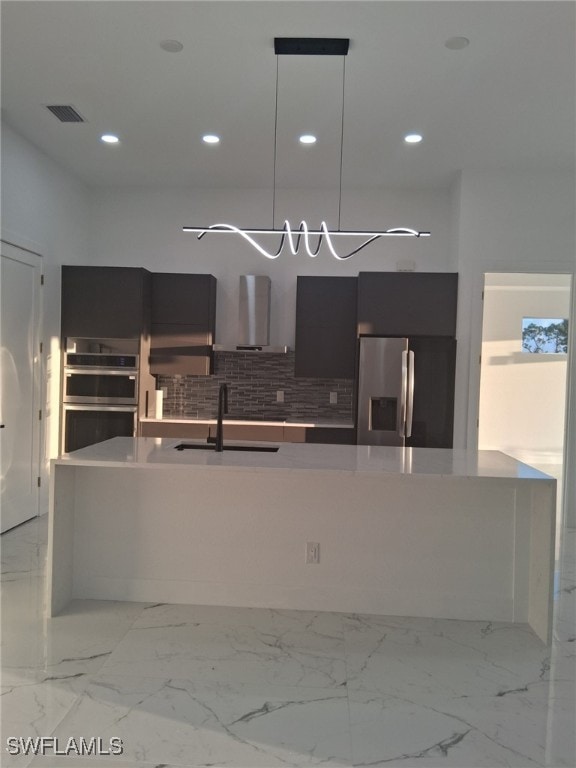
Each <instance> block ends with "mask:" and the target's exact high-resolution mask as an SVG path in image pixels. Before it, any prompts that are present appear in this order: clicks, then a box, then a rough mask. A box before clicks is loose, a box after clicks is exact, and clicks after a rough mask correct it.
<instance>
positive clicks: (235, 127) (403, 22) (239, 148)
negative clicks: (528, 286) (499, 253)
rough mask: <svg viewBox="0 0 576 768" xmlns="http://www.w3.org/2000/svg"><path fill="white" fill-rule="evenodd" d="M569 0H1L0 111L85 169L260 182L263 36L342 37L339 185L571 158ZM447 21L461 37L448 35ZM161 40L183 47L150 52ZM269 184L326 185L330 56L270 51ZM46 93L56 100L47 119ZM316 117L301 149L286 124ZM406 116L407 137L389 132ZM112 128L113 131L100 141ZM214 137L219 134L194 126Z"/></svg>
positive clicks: (304, 125)
mask: <svg viewBox="0 0 576 768" xmlns="http://www.w3.org/2000/svg"><path fill="white" fill-rule="evenodd" d="M575 7H576V6H575V4H574V3H573V2H554V1H552V2H549V1H548V0H544V1H543V2H537V1H535V2H531V1H522V0H519V1H509V2H475V1H474V0H460V1H459V2H435V1H434V0H427V1H421V2H418V1H417V0H413V1H412V0H403V1H402V2H399V1H398V2H378V1H375V0H374V1H372V2H363V1H362V0H352V1H348V2H346V1H342V2H336V1H324V2H316V1H315V0H305V1H304V2H287V1H285V0H277V1H274V0H264V1H263V2H244V1H243V0H236V1H234V2H219V1H216V0H210V1H208V2H195V1H192V0H189V1H186V0H184V1H182V2H159V1H156V2H153V1H148V2H142V1H140V0H133V1H131V2H119V1H116V0H114V1H113V2H97V1H91V0H87V1H80V0H75V1H73V2H51V1H50V0H45V1H43V2H22V1H19V2H15V1H12V2H10V1H3V2H2V6H1V11H2V112H3V116H4V118H5V119H6V121H7V122H8V123H9V124H10V125H12V126H13V127H14V128H15V129H16V130H17V131H18V132H19V133H21V134H22V135H23V136H25V137H26V138H28V139H29V140H30V141H32V142H33V143H35V144H36V145H37V146H38V147H40V148H41V149H42V150H44V151H45V152H46V153H47V154H48V155H49V156H51V157H53V158H54V159H55V160H56V161H57V162H59V163H60V164H61V165H62V166H63V167H65V168H67V169H68V170H70V171H72V172H73V173H74V174H75V175H76V176H77V177H79V178H80V179H82V180H83V181H84V182H86V183H87V184H89V185H95V186H102V185H110V186H119V185H162V186H185V187H264V188H266V187H268V186H270V187H272V185H273V168H274V163H273V158H274V137H275V121H274V117H275V94H276V63H277V57H276V56H275V54H274V50H273V38H274V37H291V36H293V37H349V38H350V39H351V45H350V52H349V55H348V56H347V57H346V79H345V91H344V141H343V153H342V157H343V165H342V181H343V185H344V186H345V187H350V188H373V187H405V188H409V187H412V188H413V187H446V186H447V185H448V184H449V183H450V182H451V181H452V180H453V179H454V177H455V174H456V173H457V171H458V170H460V169H468V168H474V169H511V170H521V169H570V168H574V157H575V146H576V145H575V115H576V105H575V95H576V57H575V50H576V43H575V40H576V35H575V14H574V11H575ZM455 35H462V36H465V37H467V38H469V39H470V41H471V42H470V45H469V46H468V47H467V48H465V49H463V50H456V51H454V50H449V49H448V48H446V47H445V45H444V43H445V41H446V40H447V39H448V38H450V37H452V36H455ZM166 39H176V40H179V41H181V42H182V43H183V45H184V49H183V50H182V52H180V53H177V54H171V53H166V52H165V51H163V50H162V49H161V48H160V46H159V43H160V41H162V40H166ZM279 59H280V60H279V61H278V64H279V83H280V87H279V90H278V130H277V134H276V135H277V137H278V144H277V148H278V152H277V179H276V183H277V186H295V187H323V186H334V185H335V184H337V183H338V180H339V170H340V166H339V163H340V136H341V134H340V118H341V107H342V104H341V92H342V69H341V67H342V61H343V59H342V57H330V58H328V57H287V56H282V57H279ZM46 104H72V105H73V106H74V107H75V108H76V109H77V110H78V111H79V112H80V113H81V114H82V115H83V117H84V118H85V119H86V123H85V124H62V123H60V122H59V121H58V120H57V119H56V118H55V117H54V116H53V115H51V114H50V113H49V112H48V110H47V109H46V108H45V105H46ZM305 131H306V132H308V131H312V132H317V134H318V139H319V140H318V143H317V144H316V145H315V146H314V147H309V148H303V147H301V146H300V145H298V142H297V140H296V137H297V136H298V135H299V134H300V133H301V132H305ZM413 131H418V132H420V133H422V134H423V135H424V141H423V142H422V143H421V144H420V145H417V146H408V145H406V144H405V143H404V142H403V136H404V134H405V133H407V132H413ZM103 132H115V133H118V135H119V136H120V138H121V143H120V144H119V145H118V146H114V147H111V146H106V145H103V144H102V143H101V142H100V141H99V136H100V135H101V134H102V133H103ZM206 132H215V133H218V134H220V135H221V137H222V142H221V144H220V145H219V146H207V145H205V144H203V142H202V141H201V136H202V135H203V134H204V133H206Z"/></svg>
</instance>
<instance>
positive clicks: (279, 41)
mask: <svg viewBox="0 0 576 768" xmlns="http://www.w3.org/2000/svg"><path fill="white" fill-rule="evenodd" d="M349 44H350V40H349V39H348V38H297V37H276V38H274V52H275V54H276V111H275V130H274V189H273V195H272V225H273V226H272V228H271V229H245V228H244V229H243V228H241V227H237V226H236V225H234V224H224V223H222V224H211V225H209V226H207V227H194V226H185V227H182V230H183V231H184V232H195V233H196V234H197V235H198V240H201V239H202V238H203V237H204V236H205V235H206V234H209V233H219V234H229V235H240V237H242V238H243V239H244V240H245V241H246V242H248V243H249V244H250V245H251V246H252V247H253V248H255V249H256V250H257V251H258V252H259V253H261V254H262V256H265V257H266V258H267V259H277V258H278V257H279V256H280V254H281V253H282V252H283V251H284V249H285V246H287V247H288V249H289V251H290V252H291V253H292V254H293V255H294V256H295V255H296V254H298V253H299V252H300V251H301V250H302V249H303V250H304V251H305V252H306V254H307V255H308V256H310V257H311V258H314V257H315V256H317V255H318V254H319V252H320V249H321V248H322V245H323V244H324V243H325V244H326V247H327V248H328V250H329V251H330V253H331V254H332V256H333V257H334V258H335V259H338V260H339V261H345V260H346V259H349V258H350V257H351V256H354V255H355V254H356V253H358V252H359V251H361V250H363V249H364V248H366V246H368V245H370V244H371V243H373V242H375V241H376V240H379V239H380V238H381V237H430V232H420V231H418V230H416V229H410V228H407V227H394V228H392V229H387V230H383V231H379V232H368V231H356V230H343V229H340V210H341V206H342V149H343V145H344V84H345V77H346V60H345V58H344V57H345V56H347V55H348V47H349ZM282 54H284V55H317V56H342V119H341V130H340V178H339V195H338V229H336V230H331V229H329V227H328V225H327V224H326V222H325V221H322V222H321V223H320V227H319V229H310V227H309V226H308V224H307V222H306V221H301V222H300V224H299V226H298V227H297V228H293V227H292V226H291V224H290V222H289V221H288V220H285V221H284V226H283V227H282V228H281V229H276V228H274V221H275V213H276V159H277V140H278V57H279V56H280V55H282ZM253 235H277V236H279V237H280V240H279V241H278V246H277V248H276V249H272V250H268V249H267V248H265V247H264V246H263V245H262V244H261V243H259V242H258V241H257V240H256V239H255V238H254V237H253ZM311 237H317V240H316V243H315V245H312V242H311V239H310V238H311ZM342 237H362V238H364V240H363V242H361V243H360V245H357V246H356V247H352V249H351V250H348V251H346V252H345V253H342V254H340V253H338V252H337V250H336V248H335V247H334V242H333V240H334V239H336V238H342Z"/></svg>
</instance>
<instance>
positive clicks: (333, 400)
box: [330, 392, 338, 405]
mask: <svg viewBox="0 0 576 768" xmlns="http://www.w3.org/2000/svg"><path fill="white" fill-rule="evenodd" d="M337 402H338V392H330V405H336V403H337Z"/></svg>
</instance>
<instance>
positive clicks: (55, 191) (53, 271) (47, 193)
mask: <svg viewBox="0 0 576 768" xmlns="http://www.w3.org/2000/svg"><path fill="white" fill-rule="evenodd" d="M89 205H90V196H89V192H88V190H87V188H86V187H85V186H84V185H83V184H81V183H80V182H79V181H78V180H76V179H75V178H73V177H72V176H71V175H70V174H69V173H67V172H66V171H64V170H62V168H60V167H59V166H58V165H57V164H56V163H55V162H54V161H53V160H51V159H50V158H49V157H47V156H46V155H45V154H44V153H43V152H41V151H40V150H39V149H37V147H35V146H34V145H32V144H31V143H30V142H28V141H26V139H24V138H22V137H21V136H20V135H19V134H17V133H16V132H15V131H13V130H12V129H11V128H10V127H9V126H8V125H6V124H5V123H2V238H3V239H4V240H8V241H9V242H11V243H14V244H15V245H19V246H20V247H23V248H28V249H30V250H33V251H35V252H37V253H39V254H41V255H42V257H43V264H44V275H45V284H44V291H43V296H42V303H43V340H44V349H45V352H46V354H45V356H44V358H43V364H44V382H45V394H44V400H45V408H44V413H45V416H46V418H45V420H44V435H43V441H44V444H45V449H44V464H43V468H42V470H43V471H42V474H43V483H42V486H43V489H42V497H41V505H42V508H43V510H44V511H45V510H46V509H47V492H48V482H47V478H48V474H47V472H48V459H49V458H50V457H51V456H56V455H57V454H58V403H59V397H58V388H59V355H58V352H59V338H60V265H61V264H63V263H66V264H74V263H83V262H86V261H87V260H88V242H87V235H88V220H89V216H90V209H89Z"/></svg>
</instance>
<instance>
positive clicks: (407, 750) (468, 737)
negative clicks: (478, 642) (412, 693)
mask: <svg viewBox="0 0 576 768" xmlns="http://www.w3.org/2000/svg"><path fill="white" fill-rule="evenodd" d="M350 723H351V726H350V727H351V734H352V758H353V764H354V765H355V766H365V765H366V766H367V765H370V766H410V767H412V766H414V767H415V766H418V767H419V768H420V767H421V766H424V767H425V768H432V767H434V768H435V767H436V766H438V767H440V766H442V768H443V767H444V766H454V768H463V767H464V766H474V768H493V767H494V768H495V767H496V766H517V768H529V767H530V766H540V767H542V766H555V768H556V766H572V765H573V764H574V763H573V756H574V752H573V745H571V744H570V743H568V742H569V740H566V741H565V743H564V745H563V747H562V748H561V749H560V748H558V751H557V752H556V754H554V755H550V754H549V744H548V735H549V727H550V724H549V722H548V710H547V707H546V706H541V707H524V706H522V705H521V704H519V702H517V701H512V700H511V699H501V700H500V701H495V700H494V699H493V698H492V697H481V696H479V697H476V698H475V699H469V700H467V701H466V702H465V703H462V702H461V701H459V700H457V699H444V698H442V697H437V699H436V700H435V701H434V703H433V704H432V703H428V704H421V703H419V702H416V701H410V700H408V699H403V698H401V697H387V696H383V695H380V694H376V693H370V692H368V691H351V692H350ZM566 725H567V723H565V722H564V728H565V726H566ZM563 732H564V733H566V731H565V730H564V731H563ZM557 747H558V745H557ZM559 752H562V753H561V754H560V753H559Z"/></svg>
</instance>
